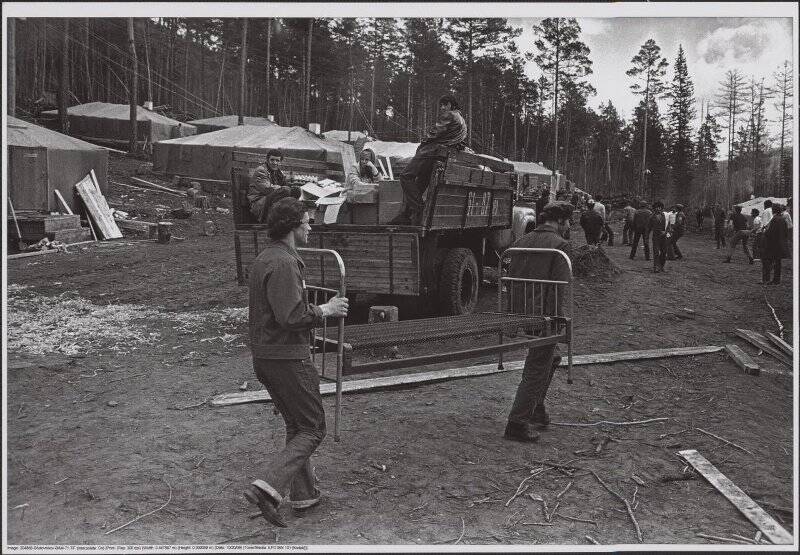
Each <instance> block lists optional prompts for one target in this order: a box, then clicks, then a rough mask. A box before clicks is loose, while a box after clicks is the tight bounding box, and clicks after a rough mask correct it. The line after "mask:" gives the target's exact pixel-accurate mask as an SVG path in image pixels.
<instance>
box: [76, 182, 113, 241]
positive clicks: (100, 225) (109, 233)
mask: <svg viewBox="0 0 800 555" xmlns="http://www.w3.org/2000/svg"><path fill="white" fill-rule="evenodd" d="M75 190H76V191H78V196H80V197H81V200H82V201H83V203H84V204H85V205H86V211H87V212H88V213H89V217H90V218H91V219H92V220H94V223H95V225H96V226H97V231H98V233H99V235H100V236H101V237H102V238H104V239H121V238H122V232H121V231H120V230H119V227H117V223H116V222H115V221H114V217H113V216H112V213H113V210H111V208H110V207H109V206H108V203H107V202H106V199H105V197H104V196H103V193H101V192H100V189H99V188H98V187H97V186H96V185H95V182H94V180H93V179H92V176H91V174H90V175H87V176H86V177H84V178H83V179H82V180H81V181H80V182H79V183H77V184H76V185H75Z"/></svg>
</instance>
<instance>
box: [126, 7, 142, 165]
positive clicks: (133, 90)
mask: <svg viewBox="0 0 800 555" xmlns="http://www.w3.org/2000/svg"><path fill="white" fill-rule="evenodd" d="M128 49H129V51H130V55H131V60H132V63H131V70H130V85H129V86H128V99H129V101H130V106H131V130H130V138H129V140H128V152H134V151H135V150H136V135H137V133H136V131H137V129H136V127H137V126H136V107H137V105H138V101H137V98H136V97H137V88H138V83H137V81H138V73H139V60H138V58H137V57H136V36H135V34H134V31H133V18H132V17H129V18H128Z"/></svg>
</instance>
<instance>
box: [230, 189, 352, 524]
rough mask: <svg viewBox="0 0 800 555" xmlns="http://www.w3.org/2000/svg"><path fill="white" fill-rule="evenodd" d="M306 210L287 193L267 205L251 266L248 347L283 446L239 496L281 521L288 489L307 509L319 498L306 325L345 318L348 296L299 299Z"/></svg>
mask: <svg viewBox="0 0 800 555" xmlns="http://www.w3.org/2000/svg"><path fill="white" fill-rule="evenodd" d="M307 210H308V208H307V207H306V205H305V204H304V203H303V202H301V201H299V200H297V199H293V198H283V199H280V200H278V201H277V202H276V203H275V204H274V205H272V208H270V211H269V216H268V217H267V229H268V234H269V237H270V239H271V241H270V242H269V243H268V244H267V246H266V247H265V248H264V250H263V251H261V254H259V255H258V257H257V258H256V259H255V261H254V262H253V265H252V266H251V267H250V318H249V321H250V349H251V351H252V353H253V369H254V370H255V374H256V377H258V381H260V382H261V383H262V384H263V385H264V387H265V388H266V389H267V391H268V392H269V395H270V397H271V398H272V400H273V402H274V404H275V408H277V409H278V411H279V412H280V413H281V416H283V420H284V422H285V424H286V446H285V447H284V448H283V450H282V451H281V452H279V453H275V454H273V455H272V457H270V459H268V461H267V464H266V465H265V466H264V474H263V476H264V479H263V480H256V481H254V482H253V483H252V484H251V485H250V487H249V488H248V489H247V490H245V493H244V495H245V497H246V498H247V499H248V500H249V501H250V502H251V503H253V504H255V505H258V508H259V509H261V514H262V515H263V517H264V518H265V519H266V520H267V521H268V522H270V523H272V524H275V525H277V526H286V524H285V523H284V521H283V519H282V518H281V516H280V515H279V514H278V506H279V505H280V504H281V501H282V500H283V499H284V498H285V496H286V493H287V491H288V492H289V495H290V496H291V505H292V507H293V508H295V509H297V510H303V509H308V508H310V507H312V506H314V505H316V504H317V503H318V502H319V500H320V492H319V490H318V489H317V487H316V484H315V478H314V471H313V469H312V468H311V463H310V462H309V457H311V455H312V454H313V453H314V451H316V449H317V447H319V445H320V443H322V439H323V438H324V437H325V412H324V411H323V408H322V397H321V396H320V393H319V376H318V375H317V370H316V369H315V368H314V364H313V362H312V361H311V359H310V354H311V352H310V349H309V341H310V337H309V335H310V334H309V331H310V330H311V328H313V327H317V326H322V323H323V319H324V318H326V317H328V316H330V317H333V318H340V317H345V316H347V309H348V301H347V299H346V298H344V297H334V298H332V299H330V301H328V302H327V303H325V304H322V305H319V306H315V305H312V304H309V303H308V301H307V300H306V292H305V291H304V279H303V268H304V264H303V261H302V260H301V259H300V256H299V255H298V254H297V250H296V247H298V246H303V245H305V244H306V243H307V242H308V232H309V231H310V230H311V226H310V225H309V223H308V212H307Z"/></svg>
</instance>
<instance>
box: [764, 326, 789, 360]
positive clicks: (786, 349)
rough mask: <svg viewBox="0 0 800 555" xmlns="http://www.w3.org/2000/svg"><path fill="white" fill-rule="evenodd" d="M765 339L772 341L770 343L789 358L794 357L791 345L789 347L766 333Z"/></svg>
mask: <svg viewBox="0 0 800 555" xmlns="http://www.w3.org/2000/svg"><path fill="white" fill-rule="evenodd" d="M767 338H768V339H769V340H770V341H772V343H773V344H774V345H775V346H776V347H778V348H779V349H780V350H781V351H783V352H784V353H786V354H787V355H789V356H790V357H792V356H794V349H793V348H792V346H791V345H789V344H788V343H787V342H786V341H784V340H783V339H781V338H780V337H778V336H777V335H775V334H774V333H772V332H770V331H768V332H767Z"/></svg>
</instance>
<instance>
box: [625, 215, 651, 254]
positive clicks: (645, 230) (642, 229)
mask: <svg viewBox="0 0 800 555" xmlns="http://www.w3.org/2000/svg"><path fill="white" fill-rule="evenodd" d="M652 215H653V213H652V212H650V209H649V208H648V207H647V203H646V202H642V203H640V206H639V209H638V210H637V211H636V213H634V215H633V241H632V243H631V255H630V259H631V260H633V259H634V258H636V248H637V247H638V246H639V238H641V239H642V242H643V243H644V259H645V260H650V217H651V216H652Z"/></svg>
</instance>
